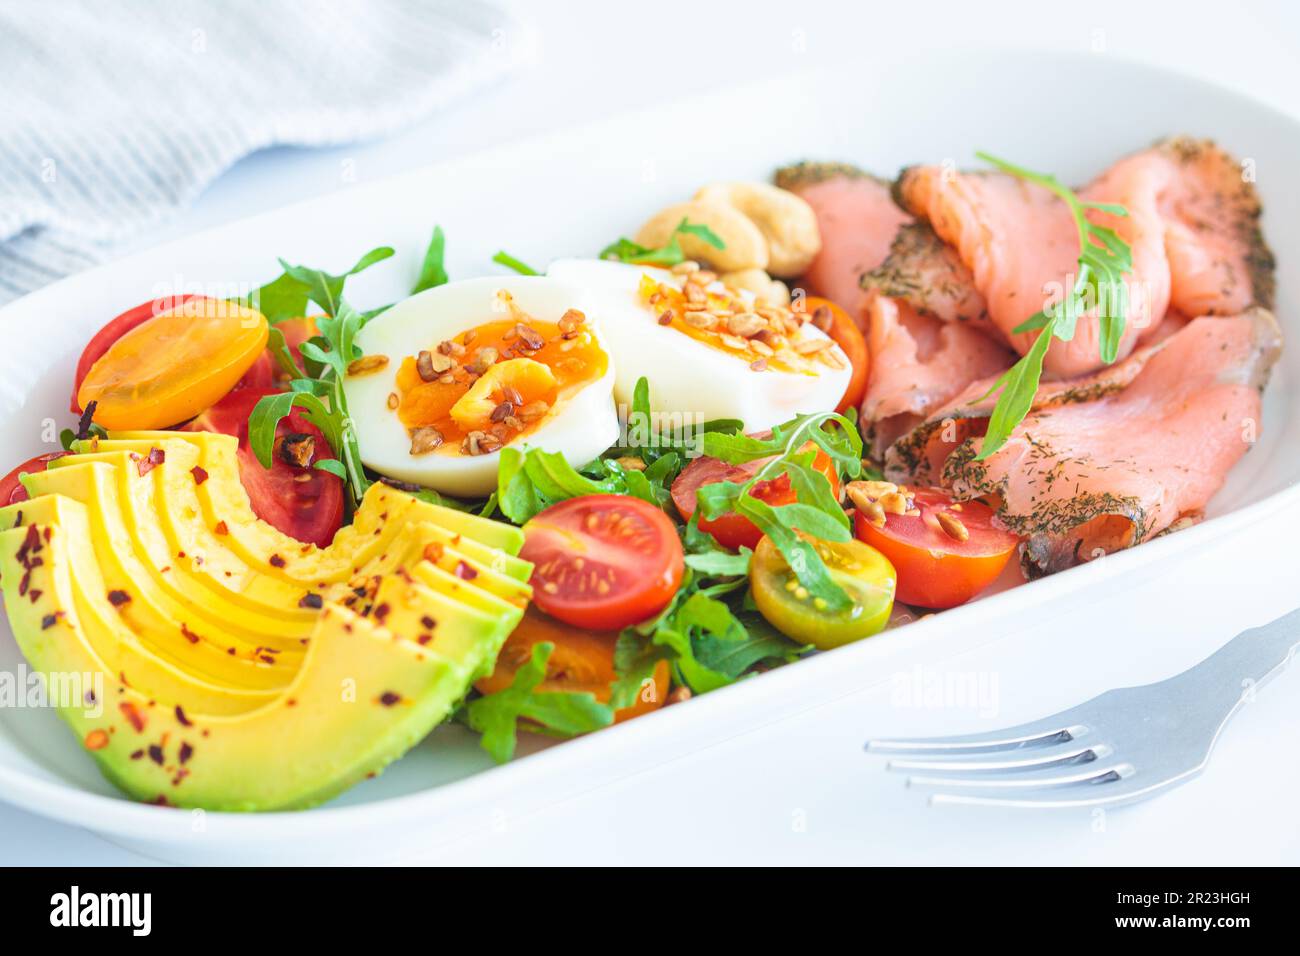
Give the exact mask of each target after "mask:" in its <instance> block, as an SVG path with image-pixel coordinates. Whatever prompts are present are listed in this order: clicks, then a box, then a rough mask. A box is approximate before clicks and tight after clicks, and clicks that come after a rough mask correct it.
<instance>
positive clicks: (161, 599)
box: [0, 466, 302, 690]
mask: <svg viewBox="0 0 1300 956" xmlns="http://www.w3.org/2000/svg"><path fill="white" fill-rule="evenodd" d="M96 467H103V466H96ZM91 501H92V502H93V501H94V499H93V498H92V499H91ZM63 502H70V503H75V504H83V505H84V506H85V507H86V512H87V514H88V515H89V516H92V520H90V522H89V525H90V529H91V530H90V534H89V536H88V537H87V538H85V539H83V544H82V546H83V548H85V549H87V550H88V551H89V553H90V555H91V556H92V557H91V560H93V561H94V562H95V563H96V564H97V565H98V567H99V570H100V577H101V581H102V583H103V586H104V588H105V596H106V597H109V596H110V595H111V596H112V597H111V598H110V600H115V601H117V602H118V604H117V607H118V610H119V614H120V615H121V616H123V617H126V618H128V619H129V620H130V622H131V627H132V629H133V630H135V632H136V633H137V634H140V635H141V638H142V639H143V640H146V641H148V642H149V644H150V646H151V648H152V649H153V650H154V652H155V653H157V654H158V655H159V656H161V657H163V658H165V659H167V660H170V661H172V662H173V663H176V664H179V665H181V666H183V667H185V668H187V669H188V670H190V671H191V672H193V673H195V674H197V675H200V676H202V677H203V678H204V679H206V680H209V681H212V682H215V683H221V684H229V685H231V686H235V687H246V688H249V689H252V690H278V689H281V688H283V687H284V685H285V684H286V683H288V681H290V680H291V679H292V678H293V675H294V674H295V673H296V672H297V662H292V661H291V662H288V663H286V664H280V663H279V662H277V660H276V658H277V656H278V655H276V654H274V653H267V654H263V653H261V652H260V651H259V650H258V648H259V647H260V646H261V641H260V640H259V639H258V635H253V634H249V633H248V632H245V633H244V634H242V635H241V634H237V633H232V631H233V630H234V625H233V624H232V625H229V626H227V627H221V626H220V625H217V624H214V623H213V621H212V620H210V618H208V617H204V616H201V615H200V614H199V613H198V609H197V608H194V607H193V606H192V605H190V604H187V603H186V602H185V601H183V600H178V599H176V598H174V597H170V596H169V595H167V594H165V593H163V592H162V591H161V589H160V587H159V585H158V583H157V579H158V578H160V577H165V576H166V575H169V574H171V573H172V569H171V568H169V567H166V566H164V569H158V568H155V567H154V566H153V565H151V564H148V563H146V562H144V561H141V560H140V558H139V557H138V556H137V555H136V553H135V551H134V547H133V544H132V542H131V540H130V537H129V534H128V532H127V531H126V530H125V528H123V527H121V521H120V515H119V516H118V519H119V520H118V522H117V527H115V528H114V529H112V530H106V529H105V527H104V524H105V521H104V515H103V513H102V512H100V511H99V510H97V505H96V504H94V503H88V502H86V501H85V500H84V499H82V498H78V497H75V496H68V495H58V494H49V495H40V496H38V497H35V498H32V499H30V500H28V501H23V502H20V503H18V504H14V505H8V506H6V507H4V508H0V528H10V527H21V526H24V525H25V526H30V525H32V524H38V523H39V524H57V523H58V521H59V516H60V508H61V507H62V504H63ZM209 610H210V609H209ZM271 650H275V649H274V648H272V649H271ZM301 653H302V646H301V645H299V646H298V647H297V648H295V649H294V650H293V651H292V652H291V654H290V658H293V657H294V656H297V657H299V658H300V657H301Z"/></svg>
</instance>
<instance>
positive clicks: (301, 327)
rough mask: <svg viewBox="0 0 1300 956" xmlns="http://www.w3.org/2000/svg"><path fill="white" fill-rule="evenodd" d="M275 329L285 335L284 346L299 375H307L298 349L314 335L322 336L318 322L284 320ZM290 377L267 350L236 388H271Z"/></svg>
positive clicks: (307, 317) (312, 320)
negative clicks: (287, 348)
mask: <svg viewBox="0 0 1300 956" xmlns="http://www.w3.org/2000/svg"><path fill="white" fill-rule="evenodd" d="M275 327H276V328H277V329H279V330H280V332H281V333H283V335H284V344H285V345H287V346H288V347H289V354H290V355H292V356H293V360H294V362H295V363H296V364H297V366H298V371H299V373H300V374H302V375H306V374H307V373H306V371H305V370H304V368H303V358H302V353H301V352H299V351H298V347H299V346H300V345H302V343H303V342H306V341H307V340H308V339H309V338H311V337H312V336H313V335H319V334H320V329H318V328H317V327H316V320H315V319H314V318H312V317H311V316H305V317H303V318H300V319H283V320H281V321H280V322H279V323H277V324H276V326H275ZM288 377H289V376H288V375H286V374H285V373H284V370H283V369H281V368H280V366H279V363H277V362H276V360H275V358H274V357H273V356H272V355H271V351H270V349H267V350H266V351H265V352H263V353H262V354H261V355H260V356H259V357H258V359H257V361H256V362H254V363H253V367H252V368H250V369H249V370H248V371H247V372H245V373H244V377H243V378H241V379H240V380H239V381H238V382H236V383H235V388H263V389H265V388H271V387H272V386H273V385H275V384H276V383H277V382H279V381H281V380H287V379H288Z"/></svg>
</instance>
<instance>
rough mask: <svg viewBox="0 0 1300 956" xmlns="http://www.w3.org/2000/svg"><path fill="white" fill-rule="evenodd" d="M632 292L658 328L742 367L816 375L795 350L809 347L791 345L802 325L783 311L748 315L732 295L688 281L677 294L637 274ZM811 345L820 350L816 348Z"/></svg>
mask: <svg viewBox="0 0 1300 956" xmlns="http://www.w3.org/2000/svg"><path fill="white" fill-rule="evenodd" d="M638 293H639V295H640V297H641V301H642V302H644V303H645V304H646V305H647V306H648V307H649V308H650V309H651V310H652V311H653V312H654V314H655V316H656V317H657V319H658V322H659V324H660V325H666V326H669V327H670V328H672V329H675V330H676V331H678V332H680V333H682V334H683V335H686V336H689V337H690V338H692V339H695V340H696V341H697V342H703V343H704V344H705V345H708V346H709V347H710V348H714V349H717V350H719V351H721V352H725V353H727V354H729V355H734V356H735V357H736V358H738V359H741V360H743V361H745V362H748V363H749V367H750V368H752V369H753V370H754V371H756V372H762V371H766V370H768V369H772V370H774V371H780V372H795V373H800V374H804V375H816V374H818V371H817V368H816V366H815V365H814V364H813V357H812V355H811V354H808V355H804V354H801V353H800V352H799V351H798V349H799V348H806V347H809V346H810V344H811V343H808V344H805V343H800V344H799V345H798V346H796V345H795V344H794V339H795V336H797V335H798V333H799V327H800V325H801V324H802V323H801V322H800V320H799V318H798V317H797V316H796V315H795V314H794V313H793V312H792V311H790V310H789V309H784V308H768V307H763V308H762V309H761V310H759V311H750V307H749V306H748V305H746V303H745V302H744V301H743V300H742V299H740V298H739V297H738V296H733V295H731V294H729V293H728V292H727V291H726V290H725V289H722V290H719V289H717V288H705V287H703V286H700V285H695V284H693V283H692V282H691V280H690V278H689V277H688V278H687V280H686V283H685V284H684V286H683V288H681V289H679V288H677V287H676V286H674V285H672V284H670V283H667V282H659V281H657V280H656V279H655V278H654V277H653V276H650V275H643V276H642V277H641V284H640V286H639V287H638ZM827 344H829V343H827ZM817 345H818V347H820V346H821V343H820V342H818V343H817Z"/></svg>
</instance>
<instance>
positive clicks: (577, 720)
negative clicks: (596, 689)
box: [465, 641, 614, 763]
mask: <svg viewBox="0 0 1300 956" xmlns="http://www.w3.org/2000/svg"><path fill="white" fill-rule="evenodd" d="M553 650H555V645H554V644H552V643H550V642H549V641H543V642H541V643H538V644H534V645H533V653H532V657H531V659H530V660H529V661H528V662H527V663H526V664H524V665H523V666H522V667H520V668H519V670H517V671H515V676H514V680H513V681H512V682H511V684H510V686H509V687H507V688H505V689H504V690H500V691H497V692H496V693H495V694H486V695H484V696H483V697H479V698H476V699H475V700H472V701H470V702H469V703H468V704H466V705H465V718H466V721H467V722H468V723H469V726H470V728H471V729H473V730H476V731H478V732H479V733H480V734H482V735H483V737H482V740H481V741H480V743H481V744H482V746H483V749H484V750H486V751H487V752H488V753H490V754H491V755H492V759H494V760H495V761H496V762H497V763H505V762H506V761H507V760H509V759H510V758H511V757H513V756H514V753H515V745H516V733H517V730H518V724H519V721H520V720H521V719H523V720H527V721H529V722H530V723H531V724H532V725H534V728H535V729H540V730H542V731H543V732H545V733H548V734H550V735H552V736H556V737H574V736H577V735H578V734H585V733H590V732H591V731H593V730H599V729H600V728H602V727H608V726H609V725H610V724H612V723H613V722H614V708H613V707H611V706H609V705H608V704H602V703H600V702H599V701H598V700H596V698H595V696H594V695H593V694H590V693H587V692H582V693H573V692H569V691H539V690H537V687H538V686H539V685H540V684H541V683H542V681H544V680H545V679H546V662H547V661H548V660H550V657H551V652H552V651H553Z"/></svg>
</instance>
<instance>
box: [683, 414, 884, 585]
mask: <svg viewBox="0 0 1300 956" xmlns="http://www.w3.org/2000/svg"><path fill="white" fill-rule="evenodd" d="M810 443H811V444H812V445H815V446H816V448H820V449H821V450H822V451H824V452H825V453H826V454H827V455H829V456H830V458H831V459H832V460H833V461H834V462H835V465H836V468H837V470H838V471H839V472H840V473H841V474H842V475H844V476H846V477H848V478H857V477H858V476H859V474H861V471H862V436H861V435H859V434H858V429H857V426H856V424H855V423H854V422H853V421H852V420H851V419H849V418H846V417H845V416H843V415H838V414H836V413H834V412H820V413H818V414H816V415H800V416H798V417H796V418H795V419H794V420H792V421H789V422H786V423H785V424H784V425H778V426H777V427H776V428H774V429H772V434H771V437H769V438H754V437H751V436H748V435H727V434H724V433H712V434H708V435H705V437H704V453H705V454H706V455H711V456H712V457H714V458H720V459H721V460H723V461H725V462H730V463H732V464H741V463H744V462H750V461H758V460H760V459H764V458H771V459H772V460H771V461H769V462H767V463H766V464H765V465H763V467H762V468H760V469H758V470H757V471H756V472H755V473H754V475H753V477H751V478H750V479H749V480H748V481H746V482H744V483H743V484H740V483H737V482H732V481H721V482H717V483H716V484H710V485H704V486H702V487H701V488H700V489H699V491H698V493H697V498H698V501H699V505H700V510H701V512H702V513H703V515H704V517H705V518H706V519H713V518H719V517H721V516H722V515H724V514H727V513H728V512H733V511H734V512H735V513H736V514H739V515H743V516H744V517H746V518H748V519H749V520H750V521H751V522H753V523H754V525H756V526H757V527H758V529H759V530H760V531H762V532H763V533H764V534H765V535H767V536H768V537H769V538H771V539H772V543H773V544H775V545H776V547H777V548H778V549H779V550H780V552H781V554H782V555H783V556H784V557H785V559H786V561H787V562H788V563H789V565H790V568H791V569H792V570H793V571H794V573H795V575H796V576H797V577H798V578H799V583H800V584H802V585H803V586H804V587H806V588H807V589H808V591H809V592H810V593H811V594H812V595H813V596H814V597H819V598H821V599H822V600H824V601H825V602H826V604H827V606H828V607H829V608H830V609H831V610H836V611H838V610H842V609H843V608H846V607H847V606H848V605H849V603H850V602H849V596H848V595H847V594H845V593H844V589H843V588H841V587H840V586H839V585H838V584H836V583H835V581H834V580H833V579H832V578H831V575H830V571H829V570H827V568H826V563H825V562H824V561H822V559H821V556H820V555H819V554H818V553H817V549H816V548H814V547H813V546H812V545H811V544H810V543H809V542H808V541H807V540H805V539H804V538H802V537H800V536H799V534H798V533H797V532H796V531H795V529H796V528H798V529H800V530H802V531H804V532H806V533H808V534H810V535H813V536H814V537H817V538H822V539H825V540H827V541H848V540H849V539H850V538H852V537H853V530H852V524H851V522H850V521H849V518H848V515H846V514H845V513H844V509H843V508H841V507H840V504H839V501H838V500H837V499H836V497H835V494H834V491H833V490H832V488H831V483H830V480H829V479H828V478H827V477H826V476H825V475H824V474H822V473H821V472H820V471H817V470H815V469H814V468H813V467H812V461H813V458H814V456H815V455H816V449H814V448H809V447H808V445H809V444H810ZM781 474H785V475H788V476H789V478H790V485H791V487H792V488H793V489H794V491H795V496H796V501H795V502H793V503H791V504H787V505H775V506H773V505H770V504H768V503H767V502H766V501H764V500H762V499H761V498H759V497H757V496H755V495H754V494H753V491H754V488H755V486H757V485H758V484H759V482H762V481H768V480H770V479H772V478H775V477H777V476H778V475H781Z"/></svg>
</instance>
